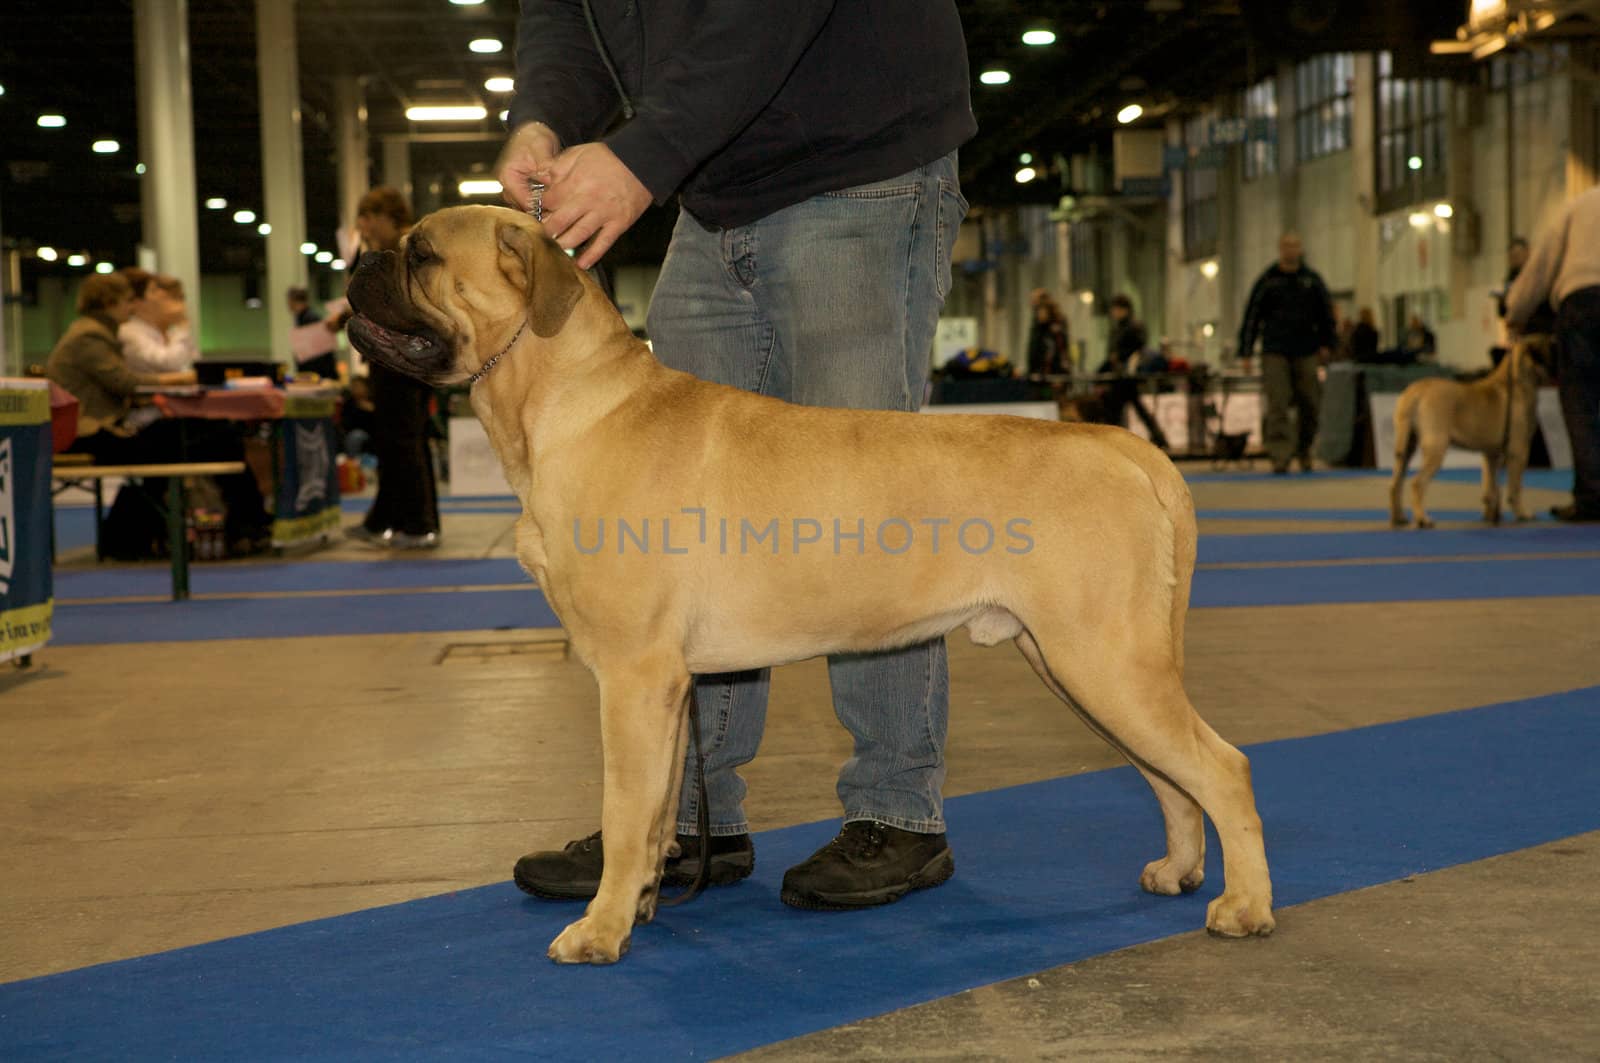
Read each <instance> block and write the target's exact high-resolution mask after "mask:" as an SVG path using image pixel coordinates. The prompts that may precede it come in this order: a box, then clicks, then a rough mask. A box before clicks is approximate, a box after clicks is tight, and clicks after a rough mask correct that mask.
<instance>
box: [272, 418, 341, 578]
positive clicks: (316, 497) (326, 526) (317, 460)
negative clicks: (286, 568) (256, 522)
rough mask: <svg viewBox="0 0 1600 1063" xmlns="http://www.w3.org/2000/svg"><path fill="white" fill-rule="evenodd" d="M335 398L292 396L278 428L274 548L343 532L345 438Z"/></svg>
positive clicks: (273, 530)
mask: <svg viewBox="0 0 1600 1063" xmlns="http://www.w3.org/2000/svg"><path fill="white" fill-rule="evenodd" d="M333 404H334V400H333V398H332V397H331V396H329V397H326V398H324V397H322V396H317V395H291V396H289V397H288V399H287V400H286V402H285V404H284V410H283V419H282V420H280V421H278V422H277V425H276V431H277V442H278V497H277V505H276V507H275V509H274V516H273V521H272V545H273V546H293V545H296V544H298V543H303V542H308V541H310V540H312V539H317V538H320V537H322V536H325V535H333V534H336V533H337V532H338V530H339V465H338V456H339V433H338V430H337V429H336V428H335V427H334V424H333Z"/></svg>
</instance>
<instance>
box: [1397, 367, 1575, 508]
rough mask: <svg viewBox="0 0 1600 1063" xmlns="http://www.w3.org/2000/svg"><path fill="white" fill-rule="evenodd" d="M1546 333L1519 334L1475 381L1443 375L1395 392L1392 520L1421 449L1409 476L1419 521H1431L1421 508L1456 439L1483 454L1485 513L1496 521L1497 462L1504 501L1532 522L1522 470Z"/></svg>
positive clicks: (1533, 424)
mask: <svg viewBox="0 0 1600 1063" xmlns="http://www.w3.org/2000/svg"><path fill="white" fill-rule="evenodd" d="M1549 347H1550V338H1549V337H1548V336H1529V337H1526V338H1524V339H1521V340H1518V341H1517V343H1516V344H1515V345H1514V346H1513V347H1512V348H1511V350H1510V352H1509V353H1507V354H1506V356H1505V357H1504V358H1502V359H1501V360H1500V364H1499V365H1497V366H1495V369H1494V372H1492V373H1490V374H1489V375H1488V376H1486V377H1483V378H1482V379H1479V380H1473V381H1470V382H1468V383H1461V382H1460V381H1456V380H1447V379H1445V378H1443V377H1433V378H1430V379H1427V380H1418V381H1414V382H1413V383H1412V384H1410V385H1409V386H1408V387H1407V388H1406V389H1405V390H1404V391H1402V392H1401V393H1400V401H1399V402H1397V403H1396V404H1395V408H1394V479H1393V480H1391V481H1390V483H1389V523H1390V524H1392V525H1394V526H1395V527H1397V528H1398V527H1401V526H1402V525H1404V524H1405V522H1406V515H1405V510H1404V509H1403V508H1402V506H1401V504H1400V493H1401V490H1402V489H1403V487H1404V484H1405V479H1406V466H1407V465H1409V464H1410V463H1411V456H1412V454H1414V453H1416V451H1417V449H1418V448H1419V446H1420V448H1421V450H1422V467H1421V468H1420V469H1418V470H1417V475H1416V478H1415V479H1414V480H1412V481H1411V510H1412V515H1413V517H1414V518H1415V519H1416V524H1417V527H1419V528H1431V527H1433V518H1432V517H1430V516H1428V511H1427V509H1426V508H1425V507H1424V506H1423V495H1425V494H1426V493H1427V490H1428V484H1429V483H1430V482H1432V480H1433V477H1434V474H1435V473H1437V472H1438V471H1439V466H1440V465H1442V464H1443V463H1444V453H1445V451H1446V450H1447V449H1449V448H1450V446H1451V445H1452V444H1453V445H1455V446H1458V447H1466V448H1467V449H1468V450H1477V451H1481V452H1482V453H1483V519H1484V520H1486V521H1488V522H1489V523H1490V524H1498V523H1499V522H1500V477H1499V472H1500V466H1501V465H1502V464H1504V465H1505V468H1506V501H1507V503H1509V504H1510V506H1511V512H1512V513H1514V514H1516V517H1517V519H1518V520H1532V519H1533V514H1532V513H1530V512H1529V511H1528V508H1527V507H1526V506H1525V505H1524V504H1523V501H1522V470H1524V469H1525V468H1527V467H1528V448H1529V446H1530V445H1531V444H1532V442H1533V430H1534V428H1535V427H1536V426H1537V424H1538V421H1537V419H1536V415H1535V410H1534V408H1535V406H1536V405H1537V403H1538V401H1539V384H1540V381H1541V380H1542V379H1543V365H1544V360H1545V359H1546V358H1547V357H1548V353H1549Z"/></svg>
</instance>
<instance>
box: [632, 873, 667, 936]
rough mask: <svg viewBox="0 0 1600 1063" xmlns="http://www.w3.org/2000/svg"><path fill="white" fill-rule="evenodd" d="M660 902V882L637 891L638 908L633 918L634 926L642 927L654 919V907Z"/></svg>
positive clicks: (658, 880)
mask: <svg viewBox="0 0 1600 1063" xmlns="http://www.w3.org/2000/svg"><path fill="white" fill-rule="evenodd" d="M660 900H661V880H660V879H657V880H656V884H655V885H653V886H646V887H645V888H644V889H642V890H640V891H639V908H638V910H637V912H636V913H635V915H634V917H633V921H634V924H635V925H636V926H637V925H643V924H645V923H648V922H649V921H650V920H652V919H654V918H655V917H656V905H657V903H658V902H659V901H660Z"/></svg>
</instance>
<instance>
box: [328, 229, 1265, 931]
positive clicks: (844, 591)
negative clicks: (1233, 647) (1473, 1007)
mask: <svg viewBox="0 0 1600 1063" xmlns="http://www.w3.org/2000/svg"><path fill="white" fill-rule="evenodd" d="M349 298H350V305H351V306H352V307H353V308H354V310H355V311H356V316H355V317H354V318H353V319H352V321H351V322H350V326H349V327H350V335H351V338H352V340H353V341H354V342H355V344H356V346H357V347H359V348H360V350H361V351H362V352H363V353H364V354H365V355H366V356H367V357H369V358H371V359H373V360H375V361H378V362H382V363H384V364H386V365H389V366H391V367H393V368H395V369H397V370H400V371H403V372H406V373H410V374H412V375H413V376H415V377H417V378H419V379H421V380H424V381H426V382H428V383H432V384H436V385H445V384H460V383H463V382H468V381H470V382H471V399H472V407H473V410H474V411H475V412H476V413H477V415H478V417H479V418H480V419H481V420H482V422H483V426H484V428H485V430H486V431H487V433H488V437H489V440H490V442H491V445H492V446H493V447H494V449H495V451H496V453H497V454H498V456H499V458H500V461H501V462H502V463H503V464H504V466H505V473H506V477H507V478H508V480H509V481H510V483H511V486H512V488H513V489H514V490H515V491H516V493H517V495H518V497H519V499H520V500H521V502H522V515H521V517H520V518H518V521H517V526H516V546H517V556H518V558H519V559H520V560H521V562H522V565H523V566H524V567H525V568H526V569H527V571H528V573H529V574H530V575H531V576H532V577H533V578H534V579H535V580H537V581H538V584H539V586H540V587H541V588H542V589H543V591H544V594H545V596H546V598H547V599H548V600H549V602H550V606H551V608H552V609H554V610H555V612H556V615H557V616H558V617H559V618H560V620H561V623H562V626H563V627H564V628H565V629H566V632H567V635H568V637H569V638H570V640H571V645H572V649H573V652H574V653H575V655H576V656H577V657H578V658H579V659H580V660H582V661H583V662H584V664H585V665H587V666H588V667H589V668H590V670H592V671H593V673H594V675H595V678H596V680H597V681H598V683H599V687H600V715H601V735H602V740H603V745H604V765H605V768H604V772H605V775H604V797H603V800H602V808H601V817H600V822H601V829H602V830H603V831H604V835H605V847H606V848H605V854H606V858H605V870H604V874H603V876H602V878H601V882H600V889H599V893H598V894H597V895H596V896H595V898H594V900H593V901H591V902H590V904H589V906H588V908H587V910H586V911H585V913H584V915H583V917H582V918H581V919H579V920H578V921H576V922H574V923H573V924H572V925H570V926H568V927H567V928H566V929H565V930H563V931H562V932H561V934H560V935H559V936H558V937H557V938H556V939H555V941H554V942H553V943H552V944H551V945H550V950H549V954H550V956H551V958H553V959H555V960H557V961H560V962H562V963H585V962H587V963H610V962H613V961H615V960H617V959H618V958H619V957H620V956H621V955H622V954H623V952H625V951H626V949H627V947H628V944H629V940H630V937H631V935H632V932H633V928H634V925H635V924H636V923H644V922H648V921H649V920H650V919H651V918H652V917H653V916H654V914H655V910H656V903H657V898H658V887H659V884H660V881H661V874H662V869H663V865H664V862H665V861H666V859H667V857H668V856H669V855H672V849H671V847H672V846H674V845H675V844H676V842H675V833H676V831H675V823H676V813H677V809H676V804H677V795H678V787H679V784H680V782H681V776H682V772H683V763H684V752H685V743H686V741H687V739H686V734H687V719H688V713H687V711H686V710H687V706H688V702H689V695H690V676H691V675H694V674H696V673H717V672H729V671H736V670H741V669H749V668H756V667H761V666H766V665H779V664H784V663H788V662H792V661H799V660H803V659H806V658H810V657H816V656H820V655H824V654H834V653H853V652H869V651H873V650H883V649H889V648H893V647H901V646H906V645H910V644H913V643H916V642H920V641H924V640H927V639H931V638H935V637H938V636H940V635H943V634H945V633H946V632H948V631H951V630H952V629H954V628H957V627H960V626H962V625H965V626H966V627H967V629H968V631H969V632H970V634H971V637H972V638H973V639H974V640H975V641H977V642H979V643H981V644H985V645H992V644H994V643H998V642H1000V641H1002V640H1004V639H1011V640H1013V641H1015V642H1016V644H1017V646H1018V647H1019V648H1020V649H1021V651H1022V653H1023V655H1024V656H1025V657H1027V659H1028V661H1029V663H1030V664H1032V666H1033V667H1034V669H1035V670H1037V672H1038V673H1039V676H1040V677H1041V678H1042V679H1043V680H1044V682H1045V684H1046V685H1047V686H1048V687H1049V688H1050V690H1052V691H1054V692H1055V693H1056V694H1057V695H1058V696H1059V697H1061V699H1062V700H1063V701H1065V702H1066V703H1067V704H1068V705H1069V706H1071V707H1072V708H1073V709H1074V710H1075V711H1077V712H1078V713H1079V714H1080V715H1081V716H1082V717H1083V718H1084V720H1085V721H1087V723H1088V724H1089V726H1090V727H1092V728H1093V729H1094V730H1095V731H1097V732H1098V733H1099V734H1100V735H1101V736H1102V737H1104V738H1105V739H1106V740H1107V741H1109V742H1111V743H1112V744H1113V745H1114V746H1115V747H1116V748H1118V749H1119V750H1121V751H1122V752H1123V753H1124V754H1125V755H1126V756H1127V757H1128V759H1129V760H1130V761H1132V762H1133V764H1134V765H1135V766H1136V767H1137V768H1138V769H1139V771H1140V772H1141V773H1143V775H1144V777H1145V779H1146V780H1148V781H1149V783H1150V786H1151V787H1152V788H1153V789H1154V790H1155V794H1156V798H1157V800H1158V801H1159V802H1160V805H1161V810H1162V812H1163V814H1164V815H1165V818H1166V842H1167V851H1166V855H1165V856H1163V857H1162V858H1161V859H1159V860H1155V861H1152V862H1151V863H1150V864H1149V865H1148V866H1147V867H1145V868H1144V871H1143V874H1142V876H1141V878H1140V884H1141V885H1142V886H1143V887H1144V888H1145V889H1146V890H1149V891H1150V892H1152V893H1161V894H1177V893H1179V892H1180V891H1188V890H1193V889H1195V888H1197V887H1198V886H1199V885H1200V883H1201V881H1202V878H1203V875H1204V844H1205V836H1204V832H1203V816H1202V812H1204V813H1205V814H1208V815H1210V816H1211V818H1212V821H1213V822H1214V823H1215V824H1216V827H1217V832H1218V836H1219V837H1220V839H1221V841H1222V848H1223V869H1224V874H1225V877H1226V884H1225V885H1226V888H1225V889H1224V890H1223V891H1222V893H1221V895H1220V896H1218V897H1217V898H1216V899H1215V900H1213V901H1212V902H1211V904H1210V907H1209V908H1208V910H1207V913H1206V926H1207V927H1208V928H1210V929H1211V930H1212V931H1214V932H1215V933H1217V934H1220V935H1225V936H1229V937H1243V936H1246V935H1251V934H1267V933H1270V932H1271V931H1272V929H1273V925H1274V924H1273V915H1272V885H1271V881H1270V879H1269V876H1268V871H1267V859H1266V852H1265V849H1264V847H1263V844H1262V835H1261V820H1260V819H1259V817H1258V816H1257V814H1256V807H1255V797H1254V793H1253V790H1252V787H1251V782H1250V768H1249V762H1248V761H1247V760H1246V759H1245V757H1244V755H1243V754H1241V753H1240V752H1239V751H1238V750H1237V749H1235V748H1234V747H1233V746H1231V745H1229V744H1228V743H1227V742H1225V741H1223V740H1222V739H1221V738H1219V737H1218V736H1217V734H1216V732H1214V731H1213V730H1212V729H1211V728H1210V727H1209V726H1207V725H1206V724H1205V723H1204V722H1203V721H1202V720H1201V719H1200V717H1199V716H1198V715H1196V713H1195V711H1194V708H1193V706H1192V705H1190V703H1189V699H1188V697H1187V696H1186V695H1185V693H1184V688H1183V628H1184V616H1185V613H1186V611H1187V609H1188V604H1189V583H1190V578H1191V576H1192V574H1193V570H1194V560H1195V517H1194V509H1193V503H1192V502H1191V500H1190V498H1189V492H1188V489H1187V487H1186V486H1185V484H1184V482H1183V480H1182V478H1181V477H1179V475H1178V473H1177V470H1176V469H1174V468H1173V466H1172V463H1171V462H1169V461H1168V460H1167V459H1166V457H1164V456H1163V455H1162V454H1161V453H1160V452H1159V451H1158V450H1156V449H1155V448H1154V447H1152V446H1150V445H1149V444H1148V443H1145V442H1144V441H1142V440H1140V439H1138V438H1137V437H1135V436H1133V435H1132V434H1131V433H1129V432H1126V431H1123V430H1122V429H1120V428H1108V427H1104V426H1099V425H1066V424H1055V423H1048V422H1041V421H1036V420H1025V419H1022V418H1012V417H959V416H950V417H927V416H921V415H917V414H910V413H885V412H868V411H855V410H842V409H819V408H814V407H803V406H794V405H790V404H788V403H785V402H780V401H777V400H775V399H770V398H764V397H761V396H758V395H753V394H750V393H747V392H744V391H740V390H737V389H735V388H731V387H723V386H721V385H718V384H711V383H707V382H705V381H703V380H700V379H698V378H696V377H693V376H691V375H689V374H687V373H680V372H675V371H673V370H671V369H668V368H666V367H665V366H663V365H662V364H661V363H660V362H659V361H657V360H656V358H655V356H654V355H653V354H652V353H651V351H650V348H649V347H648V346H646V345H645V344H644V343H643V342H641V341H640V340H638V339H636V338H635V337H634V336H633V335H632V333H631V332H630V331H629V329H628V326H627V325H626V324H625V323H624V322H623V320H622V317H621V316H620V315H619V314H618V313H617V311H616V310H615V309H614V308H613V307H612V305H611V303H610V301H609V300H608V299H607V298H606V297H605V295H604V293H603V292H602V291H601V289H600V288H599V286H598V285H597V284H595V282H594V281H593V280H592V279H590V278H589V277H588V276H587V275H586V274H584V273H583V272H582V271H580V270H579V269H577V267H576V266H575V265H574V264H573V263H572V261H571V260H570V259H569V258H568V257H567V256H566V255H565V254H564V253H563V252H562V251H561V249H560V248H559V247H558V246H557V245H556V244H555V242H554V241H552V240H551V239H550V238H549V237H548V236H546V235H545V233H544V230H543V228H542V227H541V226H540V225H539V223H538V222H536V221H534V220H533V219H532V218H531V217H528V216H526V215H523V214H519V213H517V212H515V211H513V210H510V209H509V208H504V207H486V206H466V207H452V208H449V209H446V210H441V211H439V212H437V213H434V214H431V215H429V216H428V217H425V218H423V219H422V221H421V222H420V223H419V224H418V225H417V226H416V228H414V229H413V230H412V231H411V233H410V234H409V235H408V236H407V237H406V239H405V240H404V241H403V242H402V244H401V246H400V247H399V249H398V250H395V251H386V252H382V253H379V254H369V255H366V256H364V257H363V258H362V260H361V262H360V265H359V268H358V269H357V270H356V272H355V276H354V278H353V279H352V281H351V283H350V289H349Z"/></svg>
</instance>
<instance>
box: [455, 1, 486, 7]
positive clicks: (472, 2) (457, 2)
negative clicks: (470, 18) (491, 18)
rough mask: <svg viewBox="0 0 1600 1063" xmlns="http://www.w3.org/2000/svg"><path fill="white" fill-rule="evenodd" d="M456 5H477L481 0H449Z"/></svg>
mask: <svg viewBox="0 0 1600 1063" xmlns="http://www.w3.org/2000/svg"><path fill="white" fill-rule="evenodd" d="M450 2H451V3H452V4H454V5H456V6H457V7H477V6H478V5H479V4H481V3H483V0H450Z"/></svg>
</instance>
